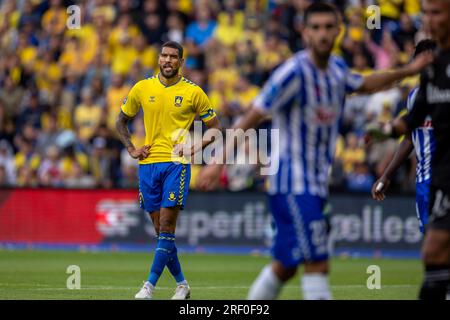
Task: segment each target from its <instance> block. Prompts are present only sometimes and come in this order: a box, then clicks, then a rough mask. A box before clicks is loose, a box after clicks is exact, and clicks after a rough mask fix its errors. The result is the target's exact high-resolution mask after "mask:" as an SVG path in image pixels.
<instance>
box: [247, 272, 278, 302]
mask: <svg viewBox="0 0 450 320" xmlns="http://www.w3.org/2000/svg"><path fill="white" fill-rule="evenodd" d="M282 286H283V283H282V282H281V281H280V280H279V279H278V277H277V275H276V274H275V273H274V272H273V270H272V266H271V265H270V264H269V265H267V266H265V267H264V268H263V269H262V271H261V273H260V274H259V275H258V277H257V278H256V280H255V282H253V284H252V286H251V287H250V291H249V293H248V296H247V300H274V299H276V298H277V297H278V294H279V293H280V289H281V287H282Z"/></svg>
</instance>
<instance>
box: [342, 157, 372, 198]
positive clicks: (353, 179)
mask: <svg viewBox="0 0 450 320" xmlns="http://www.w3.org/2000/svg"><path fill="white" fill-rule="evenodd" d="M354 165H355V167H354V170H353V171H352V172H351V173H349V174H348V175H347V179H346V181H347V190H349V191H357V192H370V190H371V189H372V185H373V183H374V182H375V179H374V177H373V175H371V174H370V171H369V167H368V166H367V165H366V164H365V163H364V162H356V163H355V164H354Z"/></svg>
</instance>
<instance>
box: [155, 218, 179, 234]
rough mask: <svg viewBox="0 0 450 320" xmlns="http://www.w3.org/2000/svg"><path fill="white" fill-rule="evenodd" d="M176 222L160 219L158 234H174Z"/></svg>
mask: <svg viewBox="0 0 450 320" xmlns="http://www.w3.org/2000/svg"><path fill="white" fill-rule="evenodd" d="M175 226H176V221H172V220H170V219H161V220H160V222H159V228H158V229H159V232H160V233H161V232H168V233H174V232H175Z"/></svg>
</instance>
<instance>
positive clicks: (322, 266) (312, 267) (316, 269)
mask: <svg viewBox="0 0 450 320" xmlns="http://www.w3.org/2000/svg"><path fill="white" fill-rule="evenodd" d="M329 271H330V266H329V263H328V260H324V261H318V262H308V263H305V272H306V273H324V274H327V273H329Z"/></svg>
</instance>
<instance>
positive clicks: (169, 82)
mask: <svg viewBox="0 0 450 320" xmlns="http://www.w3.org/2000/svg"><path fill="white" fill-rule="evenodd" d="M158 78H159V81H160V82H161V83H162V84H163V85H165V86H166V87H170V86H171V85H173V84H175V83H177V82H178V81H180V78H181V76H180V75H177V76H176V77H172V78H166V77H164V76H163V75H162V74H161V73H159V74H158Z"/></svg>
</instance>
